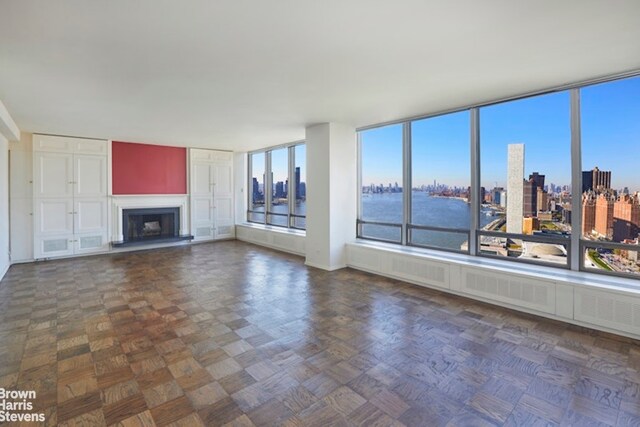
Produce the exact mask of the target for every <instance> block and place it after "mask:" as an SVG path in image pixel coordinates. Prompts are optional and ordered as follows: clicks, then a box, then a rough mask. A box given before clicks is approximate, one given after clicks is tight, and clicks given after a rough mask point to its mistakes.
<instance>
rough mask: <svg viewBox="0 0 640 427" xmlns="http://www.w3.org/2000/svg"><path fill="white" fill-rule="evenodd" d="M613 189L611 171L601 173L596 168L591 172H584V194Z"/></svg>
mask: <svg viewBox="0 0 640 427" xmlns="http://www.w3.org/2000/svg"><path fill="white" fill-rule="evenodd" d="M610 188H611V171H601V170H600V169H598V167H597V166H596V167H595V168H593V169H592V170H590V171H582V192H583V193H584V192H585V191H589V190H593V191H595V192H597V193H599V192H601V191H603V190H608V189H610Z"/></svg>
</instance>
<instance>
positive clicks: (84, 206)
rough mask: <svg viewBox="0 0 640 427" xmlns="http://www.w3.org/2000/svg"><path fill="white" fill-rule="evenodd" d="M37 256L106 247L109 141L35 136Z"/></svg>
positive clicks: (73, 252) (34, 167)
mask: <svg viewBox="0 0 640 427" xmlns="http://www.w3.org/2000/svg"><path fill="white" fill-rule="evenodd" d="M33 150H34V155H33V188H34V191H33V207H34V215H33V216H34V258H36V259H38V258H48V257H53V256H65V255H73V254H84V253H92V252H101V251H106V250H108V248H109V242H108V239H107V232H108V220H107V212H108V206H107V176H108V174H107V150H108V145H107V141H101V140H87V139H82V138H69V137H58V136H50V135H34V136H33Z"/></svg>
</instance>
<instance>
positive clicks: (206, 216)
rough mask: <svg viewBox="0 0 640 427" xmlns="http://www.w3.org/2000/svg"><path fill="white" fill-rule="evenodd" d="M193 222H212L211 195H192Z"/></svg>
mask: <svg viewBox="0 0 640 427" xmlns="http://www.w3.org/2000/svg"><path fill="white" fill-rule="evenodd" d="M192 206H193V222H194V224H196V223H203V222H206V223H212V222H213V215H212V212H211V211H212V207H213V205H212V200H211V197H206V196H205V197H194V198H193V203H192Z"/></svg>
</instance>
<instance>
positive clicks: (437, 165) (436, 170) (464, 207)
mask: <svg viewBox="0 0 640 427" xmlns="http://www.w3.org/2000/svg"><path fill="white" fill-rule="evenodd" d="M410 129H411V133H410V139H411V151H410V157H411V162H410V165H411V176H410V178H411V200H410V201H409V202H410V205H411V208H410V212H411V217H410V218H409V225H408V244H410V245H414V246H424V247H433V248H440V249H448V250H454V251H463V252H467V251H468V241H469V227H470V225H471V205H470V203H469V188H470V185H471V181H470V172H469V164H470V163H469V155H470V154H469V153H470V146H469V133H470V129H469V111H461V112H458V113H453V114H446V115H442V116H437V117H431V118H427V119H423V120H416V121H413V122H411V123H410Z"/></svg>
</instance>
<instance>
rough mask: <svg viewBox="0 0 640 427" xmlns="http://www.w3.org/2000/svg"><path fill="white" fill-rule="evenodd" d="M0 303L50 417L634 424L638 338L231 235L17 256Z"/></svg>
mask: <svg viewBox="0 0 640 427" xmlns="http://www.w3.org/2000/svg"><path fill="white" fill-rule="evenodd" d="M0 309H1V311H0V320H1V322H0V360H1V361H2V363H0V386H1V387H4V388H7V389H22V390H35V391H36V392H37V399H36V402H35V408H34V410H35V411H37V412H44V413H45V414H46V416H47V422H46V424H48V425H55V424H56V423H59V424H60V425H70V426H71V425H122V426H134V425H143V426H151V425H158V426H166V425H173V426H197V425H234V426H252V425H256V426H266V425H286V426H327V425H345V426H353V425H361V426H394V425H397V426H401V425H407V426H431V425H434V426H437V425H451V426H471V425H473V426H485V425H487V426H488V425H518V426H520V425H579V426H585V425H612V426H613V425H625V426H626V425H640V385H639V384H640V372H639V370H640V345H639V343H638V342H637V341H633V340H629V339H625V338H621V337H616V336H612V335H607V334H601V333H596V332H594V331H591V330H588V329H583V328H579V327H575V326H570V325H567V324H564V323H560V322H554V321H550V320H545V319H541V318H538V317H535V316H529V315H525V314H520V313H516V312H513V311H509V310H505V309H501V308H497V307H494V306H490V305H486V304H482V303H478V302H474V301H471V300H467V299H464V298H458V297H454V296H450V295H446V294H443V293H439V292H435V291H432V290H428V289H423V288H420V287H416V286H412V285H408V284H405V283H401V282H398V281H394V280H390V279H386V278H382V277H378V276H373V275H369V274H366V273H361V272H357V271H354V270H349V269H345V270H342V271H337V272H332V273H328V272H324V271H320V270H316V269H312V268H308V267H305V266H304V264H303V261H302V260H301V259H300V258H298V257H294V256H289V255H286V254H282V253H277V252H273V251H270V250H267V249H263V248H259V247H256V246H252V245H248V244H245V243H241V242H221V243H215V244H203V245H192V246H185V247H177V248H170V249H162V250H152V251H145V252H136V253H127V254H119V255H108V256H96V257H86V258H78V259H71V260H59V261H51V262H44V263H37V264H28V265H16V266H13V267H11V269H10V270H9V273H8V274H7V276H6V277H5V279H4V280H3V281H2V282H1V283H0ZM29 425H34V424H29Z"/></svg>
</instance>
